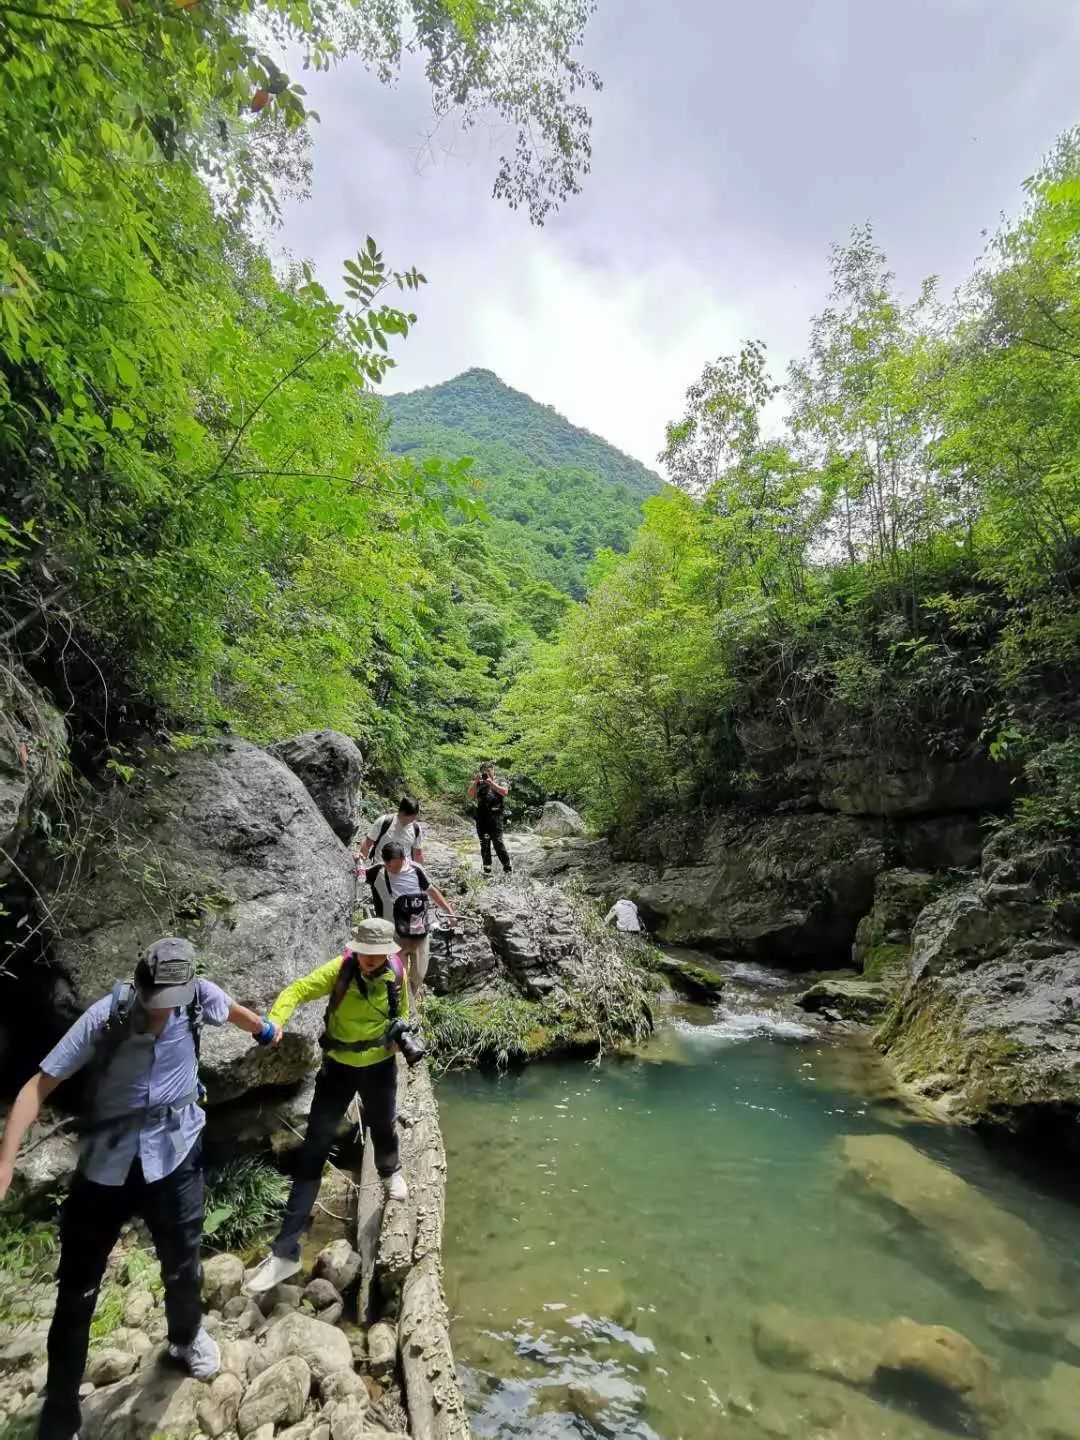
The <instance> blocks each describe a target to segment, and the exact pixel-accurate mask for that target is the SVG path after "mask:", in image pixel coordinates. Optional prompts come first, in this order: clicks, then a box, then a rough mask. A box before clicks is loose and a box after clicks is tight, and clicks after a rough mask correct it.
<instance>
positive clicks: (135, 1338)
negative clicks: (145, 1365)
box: [126, 1330, 154, 1360]
mask: <svg viewBox="0 0 1080 1440" xmlns="http://www.w3.org/2000/svg"><path fill="white" fill-rule="evenodd" d="M126 1348H127V1349H128V1350H130V1351H131V1353H132V1354H133V1355H137V1356H138V1357H139V1359H140V1360H141V1359H142V1357H143V1356H144V1355H146V1354H147V1353H148V1352H149V1351H150V1350H152V1349H153V1348H154V1345H153V1341H152V1340H151V1339H150V1337H149V1335H146V1334H144V1333H143V1332H142V1331H141V1330H136V1331H134V1332H133V1333H132V1334H131V1335H129V1336H128V1339H127V1344H126Z"/></svg>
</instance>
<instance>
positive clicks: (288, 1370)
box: [236, 1354, 311, 1436]
mask: <svg viewBox="0 0 1080 1440" xmlns="http://www.w3.org/2000/svg"><path fill="white" fill-rule="evenodd" d="M310 1391H311V1370H310V1369H309V1368H308V1365H307V1363H306V1362H305V1361H304V1360H303V1359H302V1358H301V1357H300V1356H299V1355H291V1354H290V1355H286V1356H285V1357H284V1358H283V1359H276V1360H275V1361H274V1362H273V1363H272V1364H271V1365H270V1366H269V1367H268V1368H267V1369H265V1370H263V1372H262V1373H261V1374H260V1375H258V1376H256V1378H255V1379H254V1380H253V1381H252V1382H251V1384H250V1385H249V1386H248V1388H247V1390H246V1391H245V1393H244V1398H243V1400H242V1401H241V1402H240V1411H239V1414H238V1415H237V1417H236V1428H237V1430H238V1431H239V1432H240V1434H241V1435H242V1436H247V1435H251V1434H252V1433H253V1432H254V1431H256V1430H258V1429H259V1427H260V1426H261V1425H275V1426H276V1425H295V1424H296V1423H297V1421H299V1420H302V1419H303V1416H304V1407H305V1406H306V1405H307V1400H308V1395H309V1393H310Z"/></svg>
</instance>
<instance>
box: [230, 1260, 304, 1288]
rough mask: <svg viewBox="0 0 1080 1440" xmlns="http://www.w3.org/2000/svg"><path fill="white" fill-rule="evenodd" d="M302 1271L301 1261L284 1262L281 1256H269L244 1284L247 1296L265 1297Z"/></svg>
mask: <svg viewBox="0 0 1080 1440" xmlns="http://www.w3.org/2000/svg"><path fill="white" fill-rule="evenodd" d="M299 1269H300V1261H299V1260H284V1259H283V1258H282V1257H281V1256H280V1255H267V1257H266V1259H265V1260H263V1261H261V1262H260V1264H258V1265H257V1266H256V1267H255V1269H254V1270H253V1271H252V1273H251V1275H250V1276H249V1277H248V1279H247V1280H246V1281H245V1282H244V1294H245V1295H265V1294H266V1293H267V1292H268V1291H270V1290H273V1289H274V1288H275V1287H276V1286H278V1285H280V1284H281V1283H282V1282H283V1281H285V1280H288V1279H289V1277H290V1276H292V1275H295V1274H296V1273H297V1271H298V1270H299Z"/></svg>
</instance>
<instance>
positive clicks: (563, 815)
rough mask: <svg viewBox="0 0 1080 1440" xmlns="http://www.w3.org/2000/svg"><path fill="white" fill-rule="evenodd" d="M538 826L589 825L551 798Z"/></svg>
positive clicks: (583, 828) (569, 830)
mask: <svg viewBox="0 0 1080 1440" xmlns="http://www.w3.org/2000/svg"><path fill="white" fill-rule="evenodd" d="M536 828H537V830H538V832H539V833H540V834H541V835H585V834H586V833H587V832H588V828H589V827H588V826H587V825H586V824H585V821H584V820H583V819H582V818H581V816H580V815H579V814H578V812H577V811H576V810H574V809H572V808H571V807H570V806H569V805H564V804H563V802H562V801H561V800H549V801H548V802H547V804H546V805H545V806H544V813H543V814H542V815H541V816H540V819H539V821H538V822H537V825H536ZM335 1440H337V1437H336V1436H335Z"/></svg>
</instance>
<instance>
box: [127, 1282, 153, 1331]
mask: <svg viewBox="0 0 1080 1440" xmlns="http://www.w3.org/2000/svg"><path fill="white" fill-rule="evenodd" d="M153 1313H154V1297H153V1295H151V1293H150V1291H149V1290H132V1291H131V1292H129V1294H128V1295H127V1298H126V1299H125V1300H124V1324H125V1325H129V1326H130V1327H131V1329H132V1330H141V1329H142V1327H143V1326H144V1325H145V1324H146V1322H147V1321H148V1320H149V1319H150V1316H151V1315H152V1314H153Z"/></svg>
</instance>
